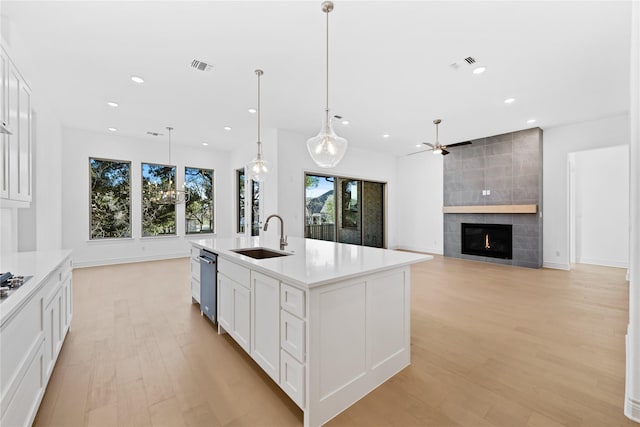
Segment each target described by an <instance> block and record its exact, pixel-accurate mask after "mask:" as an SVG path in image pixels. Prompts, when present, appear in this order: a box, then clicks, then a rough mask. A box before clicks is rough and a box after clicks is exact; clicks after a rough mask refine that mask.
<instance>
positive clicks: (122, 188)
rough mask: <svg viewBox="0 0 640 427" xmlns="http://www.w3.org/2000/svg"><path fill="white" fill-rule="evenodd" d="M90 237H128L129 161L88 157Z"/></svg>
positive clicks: (129, 211)
mask: <svg viewBox="0 0 640 427" xmlns="http://www.w3.org/2000/svg"><path fill="white" fill-rule="evenodd" d="M89 171H90V175H91V218H90V232H89V234H90V236H89V238H90V239H92V240H93V239H110V238H125V237H131V162H125V161H119V160H105V159H96V158H92V157H90V158H89Z"/></svg>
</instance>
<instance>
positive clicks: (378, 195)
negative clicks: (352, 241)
mask: <svg viewBox="0 0 640 427" xmlns="http://www.w3.org/2000/svg"><path fill="white" fill-rule="evenodd" d="M384 211H385V209H384V184H383V183H381V182H370V181H364V182H363V183H362V244H363V245H365V246H373V247H375V248H383V247H384V246H385V245H384V223H385V212H384Z"/></svg>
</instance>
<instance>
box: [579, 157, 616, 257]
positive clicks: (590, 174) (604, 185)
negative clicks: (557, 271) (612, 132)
mask: <svg viewBox="0 0 640 427" xmlns="http://www.w3.org/2000/svg"><path fill="white" fill-rule="evenodd" d="M572 157H573V159H574V174H573V178H574V179H575V187H574V191H575V212H573V215H575V227H576V229H575V239H576V242H575V250H576V262H578V263H583V264H596V265H606V266H611V267H624V268H627V267H628V266H629V146H628V145H619V146H616V147H609V148H600V149H597V150H587V151H580V152H578V153H573V156H572Z"/></svg>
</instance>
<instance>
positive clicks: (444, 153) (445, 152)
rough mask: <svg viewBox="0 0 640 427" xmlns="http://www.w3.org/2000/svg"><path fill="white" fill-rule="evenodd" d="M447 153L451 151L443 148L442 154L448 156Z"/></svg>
mask: <svg viewBox="0 0 640 427" xmlns="http://www.w3.org/2000/svg"><path fill="white" fill-rule="evenodd" d="M447 154H449V152H448V151H447V150H445V149H444V148H443V149H442V155H443V156H446V155H447Z"/></svg>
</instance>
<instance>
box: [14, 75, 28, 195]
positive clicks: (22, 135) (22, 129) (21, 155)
mask: <svg viewBox="0 0 640 427" xmlns="http://www.w3.org/2000/svg"><path fill="white" fill-rule="evenodd" d="M19 96H20V98H19V100H18V126H19V132H18V171H17V172H18V174H17V178H18V187H17V189H18V191H17V193H16V194H14V195H12V199H15V200H20V201H25V202H30V201H31V91H30V90H29V88H28V87H27V86H26V85H25V84H24V81H22V80H21V81H20V91H19Z"/></svg>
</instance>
